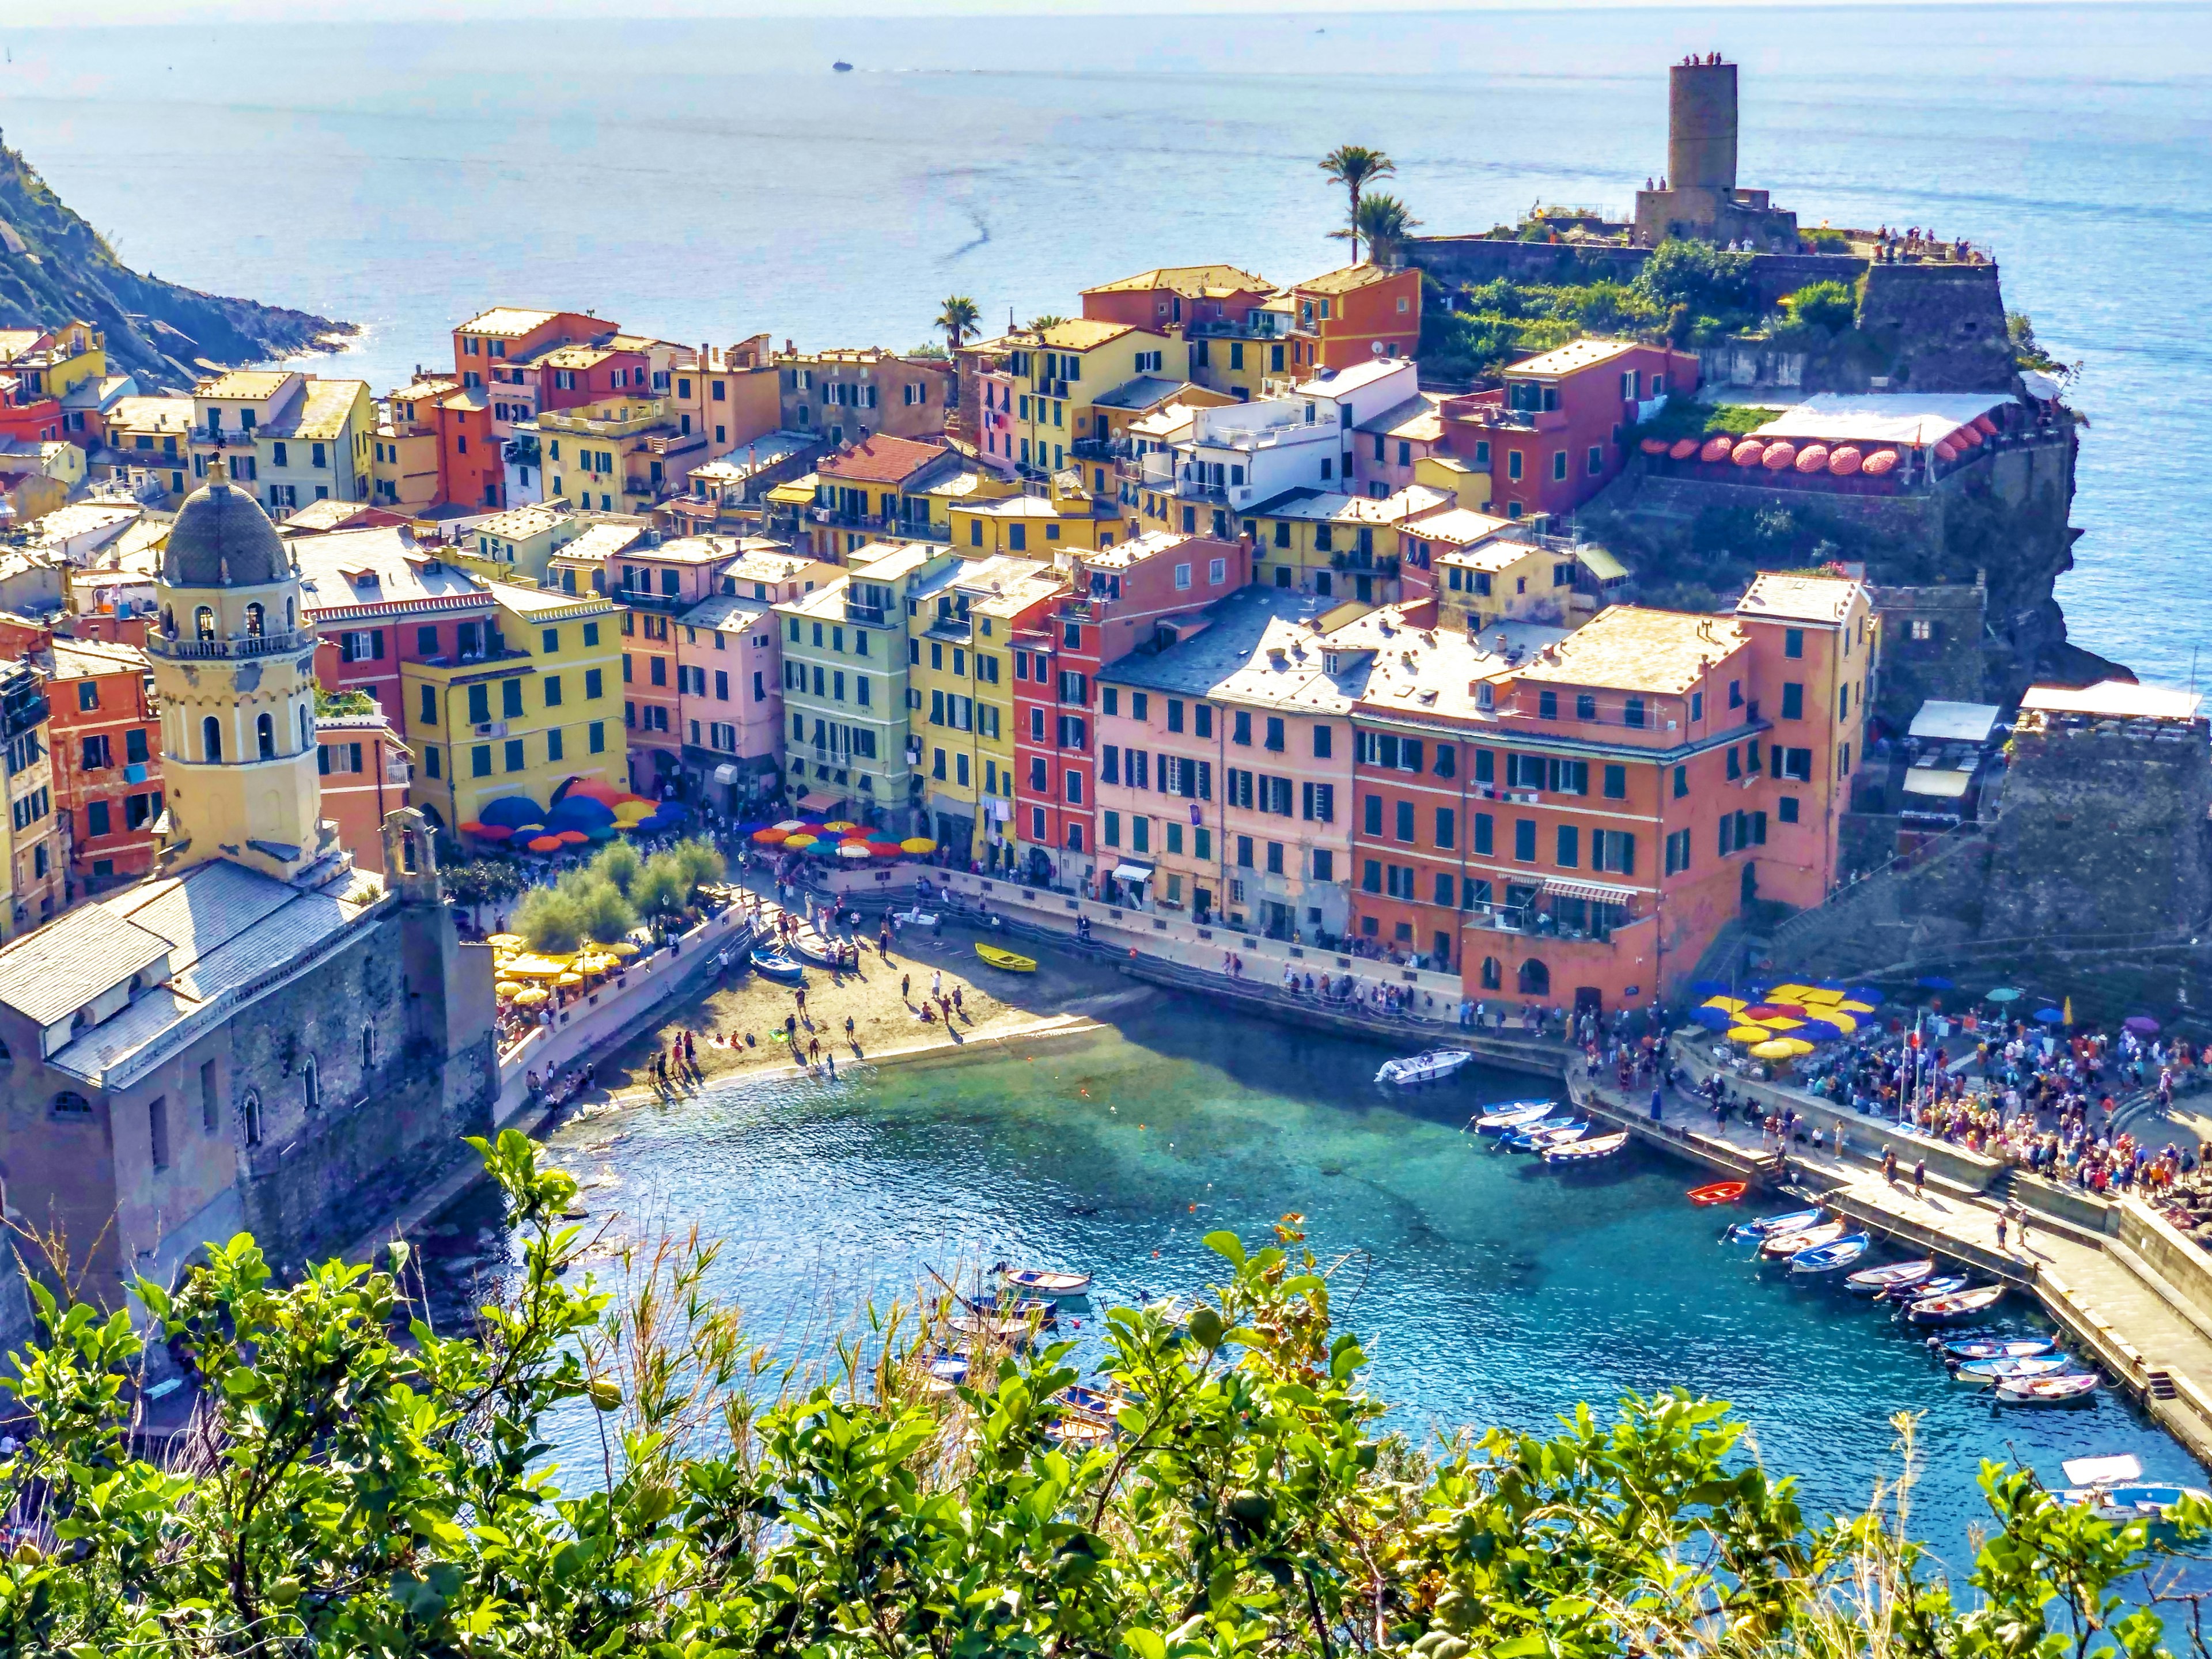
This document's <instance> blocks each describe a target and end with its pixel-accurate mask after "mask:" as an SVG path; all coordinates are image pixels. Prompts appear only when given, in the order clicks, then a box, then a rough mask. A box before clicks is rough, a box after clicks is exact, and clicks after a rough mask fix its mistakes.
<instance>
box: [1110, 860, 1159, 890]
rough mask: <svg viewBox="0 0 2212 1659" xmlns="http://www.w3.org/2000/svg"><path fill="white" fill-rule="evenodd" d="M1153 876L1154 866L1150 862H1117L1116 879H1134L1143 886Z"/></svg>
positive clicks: (1115, 867) (1115, 868) (1133, 880)
mask: <svg viewBox="0 0 2212 1659" xmlns="http://www.w3.org/2000/svg"><path fill="white" fill-rule="evenodd" d="M1114 879H1115V880H1116V881H1132V882H1135V883H1137V884H1139V885H1140V886H1141V885H1142V884H1144V883H1146V882H1148V881H1150V880H1151V879H1152V866H1150V865H1149V864H1117V865H1115V866H1114Z"/></svg>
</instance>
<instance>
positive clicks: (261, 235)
mask: <svg viewBox="0 0 2212 1659" xmlns="http://www.w3.org/2000/svg"><path fill="white" fill-rule="evenodd" d="M609 10H610V13H611V14H612V13H613V12H615V11H616V10H617V9H614V8H610V9H609ZM18 15H24V14H21V13H19V14H18ZM40 15H41V17H42V18H44V19H51V18H52V16H53V15H55V14H54V13H53V12H52V11H50V10H48V11H44V12H42V13H41V14H40ZM0 48H4V51H0V56H4V58H5V62H4V63H0V120H4V123H5V125H4V137H5V138H6V141H7V142H8V143H10V144H12V145H14V146H15V147H16V148H18V149H21V151H23V152H24V153H25V154H26V155H27V156H28V157H29V158H30V159H31V161H33V163H34V164H35V165H36V166H37V167H39V168H40V171H41V172H43V173H44V174H45V175H46V179H48V180H49V182H51V183H52V185H53V186H54V187H55V188H56V189H57V190H58V191H59V192H60V193H61V195H62V197H63V198H64V200H66V201H67V202H69V203H70V204H71V205H72V206H74V207H76V209H77V210H79V211H80V212H82V213H83V214H84V215H85V216H87V217H88V219H90V220H91V222H93V223H94V225H95V226H97V227H98V228H100V230H101V231H102V232H104V233H105V234H106V235H107V236H108V238H109V239H110V240H111V241H112V243H113V244H114V246H116V247H117V248H118V251H119V252H121V254H122V255H123V257H124V258H125V259H126V260H127V261H129V262H130V263H131V264H134V265H136V266H137V267H138V268H140V269H142V270H152V271H154V272H155V273H157V274H159V275H161V276H166V277H169V278H172V279H174V280H177V281H180V282H184V283H190V284H191V285H192V286H195V287H198V288H203V289H212V290H216V291H219V292H222V293H227V294H236V295H245V296H248V297H251V298H254V299H258V300H263V301H273V302H278V303H283V304H286V305H291V306H297V307H303V308H305V309H307V310H310V311H313V312H317V313H322V314H325V315H327V316H331V317H336V318H342V319H348V320H351V321H355V322H358V323H360V324H362V325H364V327H365V329H366V333H365V335H364V337H362V340H361V341H360V343H358V345H357V347H356V349H353V350H352V351H350V352H349V353H348V354H346V355H345V356H343V358H341V359H340V360H338V361H337V362H324V363H319V364H318V365H316V367H317V368H318V369H319V372H323V373H332V374H351V375H357V376H359V377H362V378H363V379H366V380H368V382H369V383H370V385H371V386H372V388H373V389H374V390H375V391H376V392H385V391H387V390H389V389H390V388H392V386H397V385H399V384H401V383H403V382H404V380H405V379H406V378H407V377H408V375H409V374H410V372H411V370H412V368H413V367H414V366H415V365H416V364H417V363H437V362H441V360H442V361H443V362H446V363H447V364H448V365H450V362H451V356H450V352H451V344H450V339H449V335H448V331H449V330H450V329H451V328H452V327H453V325H454V324H456V323H457V322H459V321H460V320H462V319H465V318H467V317H469V316H470V315H471V314H473V313H476V312H477V311H478V310H480V309H482V308H484V307H489V306H491V305H494V304H508V305H538V306H549V307H554V306H557V307H573V308H579V309H586V308H587V309H591V310H593V311H595V312H596V313H598V314H599V315H600V316H603V317H605V318H607V319H610V320H611V321H614V322H619V323H620V324H621V325H623V326H624V327H626V328H629V329H632V330H635V331H646V332H650V333H653V334H656V335H659V336H661V337H666V338H671V339H678V340H685V341H690V340H713V341H716V342H725V343H726V342H729V341H734V340H738V339H742V338H744V337H747V336H750V335H751V334H754V333H756V332H758V331H767V332H769V334H770V335H771V336H773V337H775V339H776V340H777V341H778V342H779V343H780V342H781V341H783V340H785V339H790V340H793V341H796V342H798V343H799V344H800V345H802V346H806V347H827V346H835V345H858V344H870V343H873V344H880V345H884V346H889V347H893V348H908V347H912V346H914V345H916V344H919V343H922V342H924V341H926V340H927V339H929V338H930V337H931V323H932V319H933V318H934V317H935V316H936V314H937V312H938V307H939V302H940V301H942V300H943V298H944V297H945V296H946V295H951V294H961V295H967V296H969V297H970V298H973V299H974V300H975V301H976V302H977V304H978V305H979V306H980V307H981V310H982V313H983V315H984V317H985V319H987V321H988V322H989V323H991V324H993V325H995V324H996V323H997V322H998V321H999V320H1000V319H1006V318H1010V317H1011V318H1016V319H1023V320H1026V319H1029V318H1030V317H1033V316H1036V315H1038V314H1041V313H1060V314H1072V313H1076V312H1077V311H1078V310H1079V305H1080V301H1079V298H1078V294H1079V290H1080V289H1082V288H1084V287H1085V286H1086V285H1088V284H1091V283H1097V282H1101V281H1104V280H1108V279H1110V278H1112V277H1115V276H1123V275H1127V274H1128V273H1131V272H1133V271H1136V270H1144V269H1146V268H1147V267H1150V266H1152V265H1156V264H1188V263H1197V262H1212V261H1225V262H1228V263H1231V264H1237V265H1240V266H1243V267H1244V268H1246V269H1249V270H1256V271H1259V272H1261V273H1262V274H1264V275H1266V276H1270V277H1272V278H1273V279H1275V280H1278V281H1285V282H1287V281H1294V280H1297V279H1298V278H1300V277H1303V276H1310V275H1312V274H1314V273H1316V272H1317V271H1319V270H1325V269H1328V268H1329V267H1330V266H1331V265H1333V264H1337V263H1339V262H1340V260H1341V258H1342V255H1343V247H1342V244H1341V243H1339V242H1334V241H1331V240H1328V232H1329V230H1330V229H1331V228H1334V226H1335V225H1336V224H1338V223H1339V222H1340V218H1341V207H1342V201H1341V195H1340V191H1337V189H1336V188H1335V187H1334V186H1333V185H1330V184H1329V183H1328V180H1327V179H1324V178H1323V177H1322V173H1321V172H1320V170H1319V168H1318V167H1317V166H1316V162H1317V161H1318V159H1319V158H1320V157H1321V156H1322V155H1324V154H1326V153H1327V152H1328V150H1329V149H1332V148H1334V146H1336V145H1338V144H1340V143H1363V144H1367V145H1370V146H1374V147H1376V148H1379V149H1383V150H1384V151H1386V152H1387V153H1388V154H1389V155H1390V156H1391V157H1392V158H1393V159H1394V161H1395V163H1396V168H1397V171H1396V174H1395V178H1393V179H1391V180H1390V181H1389V184H1390V187H1391V188H1392V189H1394V190H1395V191H1396V192H1397V193H1398V194H1399V195H1400V196H1401V197H1403V198H1404V200H1405V201H1406V203H1407V205H1408V207H1409V209H1410V210H1411V211H1412V212H1413V216H1415V217H1416V218H1417V219H1419V221H1420V222H1421V223H1422V226H1423V227H1424V228H1425V230H1426V231H1428V232H1429V233H1431V234H1444V233H1452V232H1476V231H1481V230H1484V229H1486V228H1489V227H1490V226H1492V225H1493V224H1496V223H1498V222H1501V221H1510V220H1512V219H1514V218H1515V217H1516V216H1517V215H1519V214H1521V213H1522V212H1523V211H1525V210H1527V209H1528V208H1529V207H1531V206H1533V205H1534V204H1538V203H1547V204H1571V205H1580V206H1588V207H1595V208H1601V209H1604V210H1608V211H1610V212H1613V213H1615V214H1620V213H1622V212H1624V211H1625V210H1626V208H1627V206H1628V204H1629V202H1630V200H1631V193H1632V191H1633V190H1634V189H1635V188H1636V187H1637V186H1638V185H1640V184H1641V182H1642V181H1643V180H1644V179H1645V178H1646V177H1648V176H1651V175H1655V174H1657V173H1661V172H1663V171H1664V170H1665V160H1666V76H1665V73H1664V71H1665V68H1666V66H1667V64H1668V63H1670V62H1673V61H1676V60H1679V59H1680V58H1681V57H1682V56H1683V55H1684V54H1685V53H1686V52H1708V51H1719V52H1723V53H1725V54H1726V55H1727V56H1728V57H1729V58H1733V59H1735V60H1736V61H1737V62H1739V63H1740V64H1741V65H1742V110H1741V129H1742V144H1741V167H1740V169H1739V176H1740V178H1741V180H1742V181H1743V182H1744V183H1746V184H1747V185H1759V186H1763V187H1765V188H1767V189H1769V190H1771V191H1772V192H1773V195H1774V198H1775V200H1776V201H1777V202H1778V203H1780V204H1784V205H1786V206H1789V207H1790V208H1793V209H1795V210H1796V212H1797V214H1798V216H1799V220H1800V222H1801V223H1802V224H1804V225H1806V226H1808V228H1809V227H1813V226H1817V225H1820V224H1822V223H1824V222H1827V223H1833V224H1837V225H1850V226H1871V225H1876V224H1883V223H1887V224H1889V225H1893V226H1905V225H1917V226H1919V227H1921V228H1923V229H1930V230H1933V231H1934V232H1935V233H1936V234H1938V235H1941V236H1943V237H1947V238H1948V237H1961V236H1963V237H1966V238H1970V239H1971V240H1973V241H1975V242H1976V243H1978V244H1979V245H1981V246H1984V247H1985V248H1987V249H1989V250H1990V252H1992V253H1993V254H1994V255H1995V256H1996V258H1997V259H1998V260H1999V261H2000V262H2001V263H2002V266H2003V269H2004V279H2005V293H2006V297H2007V300H2008V302H2009V304H2010V305H2011V306H2012V307H2015V308H2016V309H2019V310H2023V311H2026V312H2027V313H2029V314H2030V315H2031V316H2032V317H2033V319H2034V323H2035V326H2036V331H2037V334H2038V337H2039V339H2040V340H2041V341H2042V342H2043V343H2044V344H2045V346H2046V347H2047V349H2050V350H2051V353H2052V354H2053V355H2054V356H2057V357H2058V358H2059V359H2060V360H2062V361H2063V362H2066V363H2068V364H2078V365H2079V368H2080V373H2079V374H2078V377H2077V378H2076V380H2075V383H2074V388H2073V391H2072V393H2071V398H2072V401H2073V402H2074V403H2075V404H2076V406H2077V407H2078V408H2079V409H2080V410H2081V411H2082V413H2084V414H2085V415H2087V416H2088V417H2089V427H2088V430H2087V432H2085V433H2084V434H2083V435H2082V448H2081V474H2080V489H2079V494H2078V496H2077V499H2076V501H2075V513H2074V522H2075V525H2076V526H2078V527H2079V528H2080V529H2081V532H2083V533H2082V535H2081V539H2080V541H2079V543H2078V544H2077V547H2076V560H2077V565H2076V568H2075V570H2074V571H2072V572H2071V573H2070V574H2068V575H2067V576H2066V577H2065V578H2063V580H2062V582H2061V584H2060V587H2059V598H2060V600H2061V602H2062V603H2063V605H2064V607H2065V611H2066V613H2067V617H2068V620H2069V624H2070V629H2071V634H2072V637H2073V638H2074V639H2075V641H2078V642H2079V643H2081V644H2082V645H2085V646H2087V647H2089V648H2091V649H2092V650H2094V651H2097V652H2100V653H2104V654H2106V655H2108V656H2110V657H2112V658H2114V659H2118V660H2119V661H2122V662H2124V663H2126V664H2128V665H2130V666H2131V667H2132V668H2134V669H2135V670H2136V671H2137V672H2138V673H2139V674H2140V675H2141V676H2142V678H2145V679H2147V680H2150V681H2154V682H2158V683H2161V684H2175V685H2184V684H2193V683H2194V682H2195V679H2196V677H2197V674H2198V672H2199V671H2200V667H2201V669H2202V670H2203V672H2205V673H2206V674H2208V675H2212V652H2208V651H2207V650H2206V649H2205V647H2207V646H2208V645H2212V606H2207V605H2205V604H2203V590H2202V589H2201V588H2199V587H2197V585H2196V584H2197V582H2198V581H2200V580H2203V575H2202V572H2203V566H2202V565H2201V564H2199V562H2198V561H2199V560H2201V559H2203V557H2204V556H2205V552H2206V526H2205V515H2204V513H2203V510H2202V504H2203V497H2204V490H2203V479H2204V478H2205V477H2206V475H2207V473H2208V471H2212V420H2208V418H2207V411H2208V410H2212V349H2208V346H2207V317H2208V310H2209V309H2212V300H2208V293H2209V292H2212V285H2209V284H2208V269H2207V267H2208V255H2212V235H2208V233H2212V143H2207V139H2208V137H2212V99H2208V97H2207V95H2206V94H2207V90H2208V75H2212V9H2208V8H2206V7H2205V6H2202V5H2174V6H2157V5H2131V4H2100V5H2045V6H2015V5H1998V4H1957V3H1954V4H1947V5H1943V6H1940V7H1922V6H1915V5H1854V6H1838V7H1824V6H1817V5H1812V6H1797V5H1787V6H1763V7H1751V6H1746V7H1741V8H1729V9H1690V8H1674V7H1662V6H1650V7H1641V8H1637V9H1617V10H1616V9H1597V8H1583V7H1572V8H1562V9H1525V10H1516V9H1480V10H1461V11H1448V12H1429V13H1419V12H1409V13H1404V14H1390V13H1382V12H1360V11H1356V10H1352V9H1336V10H1334V11H1330V12H1325V13H1321V14H1317V15H1316V14H1310V13H1307V14H1292V15H1260V14H1255V13H1249V12H1248V13H1237V14H1234V15H1202V14H1200V13H1198V12H1196V11H1194V12H1193V13H1192V14H1190V15H1132V16H1128V17H1126V18H1116V17H1106V16H1098V15H1086V16H1057V15H1041V16H1034V17H981V16H960V17H945V18H936V19H917V18H904V19H898V20H888V19H880V18H874V19H871V18H857V17H831V16H820V17H812V18H803V19H793V18H779V19H775V20H747V19H743V18H730V19H724V20H719V21H651V20H646V19H635V20H633V19H626V18H623V17H621V16H619V15H606V16H602V17H598V18H590V17H582V16H569V17H564V18H561V19H557V20H552V19H547V20H531V19H526V18H516V17H513V16H509V17H506V18H503V19H501V20H500V21H484V22H477V23H471V22H466V21H460V22H423V21H404V22H392V23H386V24H376V23H363V24H315V23H295V22H283V23H265V24H264V23H237V24H225V25H216V24H209V25H192V26H174V27H131V28H100V29H95V28H67V27H60V28H56V27H27V26H21V27H19V26H14V25H10V24H8V23H6V22H4V21H0ZM839 60H843V61H846V62H849V63H850V64H851V65H852V69H851V70H850V72H848V73H838V72H836V71H835V70H833V69H832V67H831V66H832V64H833V63H835V62H836V61H839ZM2192 481H2194V482H2192ZM2191 501H2197V503H2198V506H2197V507H2191ZM2154 613H2155V614H2156V615H2157V616H2158V617H2160V618H2161V619H2162V620H2161V621H2160V623H2158V625H2157V626H2156V627H2152V626H2151V625H2150V622H2149V618H2150V617H2151V616H2152V615H2153V614H2154ZM2200 659H2203V660H2202V661H2201V663H2200Z"/></svg>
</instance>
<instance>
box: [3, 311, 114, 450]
mask: <svg viewBox="0 0 2212 1659" xmlns="http://www.w3.org/2000/svg"><path fill="white" fill-rule="evenodd" d="M106 374H107V340H106V335H104V334H102V333H101V332H100V331H99V330H98V329H96V328H94V326H93V325H91V324H90V323H86V322H70V323H64V324H63V325H61V326H60V327H59V328H52V329H4V330H0V439H6V440H12V441H15V442H17V443H33V444H35V443H48V442H52V441H55V440H58V439H60V438H62V437H64V436H65V435H69V434H70V433H72V432H75V433H82V432H83V430H84V427H83V425H82V422H79V423H78V424H76V426H74V427H73V426H72V425H71V424H70V420H69V416H68V414H67V412H66V408H65V400H66V399H67V398H69V397H70V394H72V393H73V392H76V391H77V390H78V389H79V388H80V387H82V386H87V385H95V386H96V385H97V384H98V383H99V382H100V380H104V379H105V378H106Z"/></svg>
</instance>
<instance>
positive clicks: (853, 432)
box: [762, 340, 954, 449]
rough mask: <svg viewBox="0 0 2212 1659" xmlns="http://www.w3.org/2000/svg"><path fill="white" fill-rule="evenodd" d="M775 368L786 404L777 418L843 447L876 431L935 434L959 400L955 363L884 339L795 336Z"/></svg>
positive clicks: (890, 434) (776, 423)
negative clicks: (802, 345)
mask: <svg viewBox="0 0 2212 1659" xmlns="http://www.w3.org/2000/svg"><path fill="white" fill-rule="evenodd" d="M775 374H776V377H777V390H778V396H779V399H780V406H779V410H778V415H777V417H776V419H775V420H774V421H772V422H769V425H770V426H780V427H781V428H784V429H785V430H787V431H791V432H807V433H818V434H820V435H822V436H823V437H824V438H826V439H828V440H829V443H830V445H831V446H832V447H835V448H840V449H842V448H843V447H845V446H846V445H848V444H857V443H860V442H861V441H863V440H865V439H868V438H872V437H890V438H907V439H916V440H925V439H930V438H934V437H936V436H937V435H939V434H940V433H941V432H943V431H944V430H945V416H946V415H947V413H948V411H949V410H951V407H952V397H953V386H954V379H953V368H952V365H951V363H950V362H944V361H941V360H939V359H936V358H932V357H904V356H900V355H899V354H898V353H896V352H895V351H885V350H884V349H882V348H881V347H880V346H866V347H861V348H859V349H849V350H836V351H803V352H802V351H794V350H793V349H791V343H790V342H789V341H788V340H787V341H785V342H784V349H783V350H782V351H781V353H779V354H778V355H777V356H776V358H775ZM768 429H769V428H767V427H763V428H762V430H763V431H766V430H768Z"/></svg>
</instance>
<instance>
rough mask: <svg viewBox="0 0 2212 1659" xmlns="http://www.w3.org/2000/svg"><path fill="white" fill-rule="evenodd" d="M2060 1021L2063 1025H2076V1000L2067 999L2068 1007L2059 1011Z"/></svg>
mask: <svg viewBox="0 0 2212 1659" xmlns="http://www.w3.org/2000/svg"><path fill="white" fill-rule="evenodd" d="M2058 1021H2059V1024H2062V1025H2071V1024H2073V1023H2074V999H2073V998H2072V997H2069V998H2067V999H2066V1006H2064V1007H2063V1008H2062V1009H2060V1010H2059V1011H2058Z"/></svg>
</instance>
